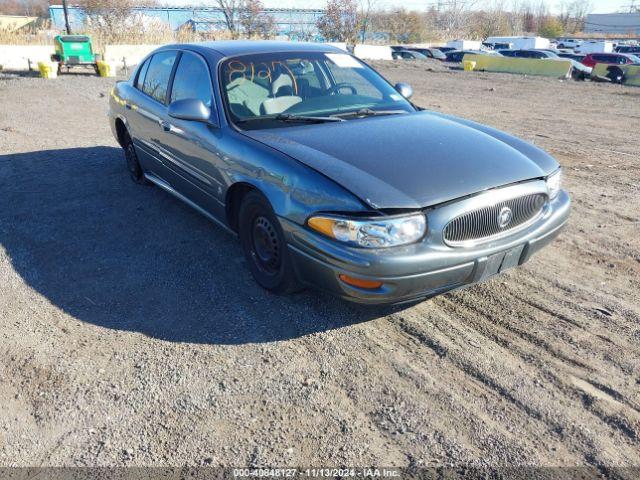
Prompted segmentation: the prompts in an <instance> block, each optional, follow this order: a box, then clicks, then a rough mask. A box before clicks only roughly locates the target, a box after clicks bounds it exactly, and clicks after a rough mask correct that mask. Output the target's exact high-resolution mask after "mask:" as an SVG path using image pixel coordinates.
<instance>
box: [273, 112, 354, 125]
mask: <svg viewBox="0 0 640 480" xmlns="http://www.w3.org/2000/svg"><path fill="white" fill-rule="evenodd" d="M273 118H275V119H276V120H279V121H281V122H293V123H298V122H299V123H324V122H344V120H343V119H342V118H337V117H333V116H332V117H313V116H310V115H294V114H292V113H281V114H279V115H276V116H275V117H273Z"/></svg>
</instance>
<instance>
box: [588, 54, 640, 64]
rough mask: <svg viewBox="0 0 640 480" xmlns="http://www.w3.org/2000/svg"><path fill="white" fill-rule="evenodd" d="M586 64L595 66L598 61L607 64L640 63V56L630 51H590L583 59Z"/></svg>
mask: <svg viewBox="0 0 640 480" xmlns="http://www.w3.org/2000/svg"><path fill="white" fill-rule="evenodd" d="M582 63H583V64H584V65H587V66H588V67H594V66H595V65H596V63H605V64H607V65H634V64H640V58H638V57H637V56H635V55H631V54H629V53H590V54H589V55H587V56H585V57H584V60H582Z"/></svg>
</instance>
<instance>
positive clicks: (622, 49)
mask: <svg viewBox="0 0 640 480" xmlns="http://www.w3.org/2000/svg"><path fill="white" fill-rule="evenodd" d="M615 51H616V53H631V54H632V55H638V54H640V45H619V46H617V47H616V48H615Z"/></svg>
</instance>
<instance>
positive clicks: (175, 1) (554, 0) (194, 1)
mask: <svg viewBox="0 0 640 480" xmlns="http://www.w3.org/2000/svg"><path fill="white" fill-rule="evenodd" d="M436 1H437V0H377V4H378V5H379V6H381V7H386V8H389V7H399V6H402V7H405V8H408V9H415V10H419V9H425V8H426V7H425V6H426V5H428V4H430V3H435V2H436ZM262 2H263V3H264V5H265V6H267V7H280V8H286V7H303V8H321V7H323V6H324V5H325V4H326V0H262ZM631 2H632V0H591V4H592V5H593V12H592V13H611V12H616V11H618V10H619V9H621V8H622V7H624V6H626V5H630V4H631ZM160 3H167V4H169V5H198V4H204V5H212V4H213V2H211V1H200V0H164V1H162V0H161V1H160ZM507 3H509V2H507ZM560 3H561V0H547V4H549V6H550V7H551V8H552V9H556V8H557V7H558V6H559V5H560ZM636 4H637V5H639V6H640V0H636Z"/></svg>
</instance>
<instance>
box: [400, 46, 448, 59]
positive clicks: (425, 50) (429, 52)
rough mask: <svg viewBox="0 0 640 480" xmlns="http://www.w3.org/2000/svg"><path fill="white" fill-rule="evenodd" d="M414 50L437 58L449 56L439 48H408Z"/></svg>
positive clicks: (428, 56)
mask: <svg viewBox="0 0 640 480" xmlns="http://www.w3.org/2000/svg"><path fill="white" fill-rule="evenodd" d="M407 50H410V51H412V52H418V53H421V54H422V55H424V56H425V57H427V58H435V59H436V60H446V59H447V56H446V55H445V54H444V53H442V52H441V51H440V50H438V49H437V48H413V47H412V48H407Z"/></svg>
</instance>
